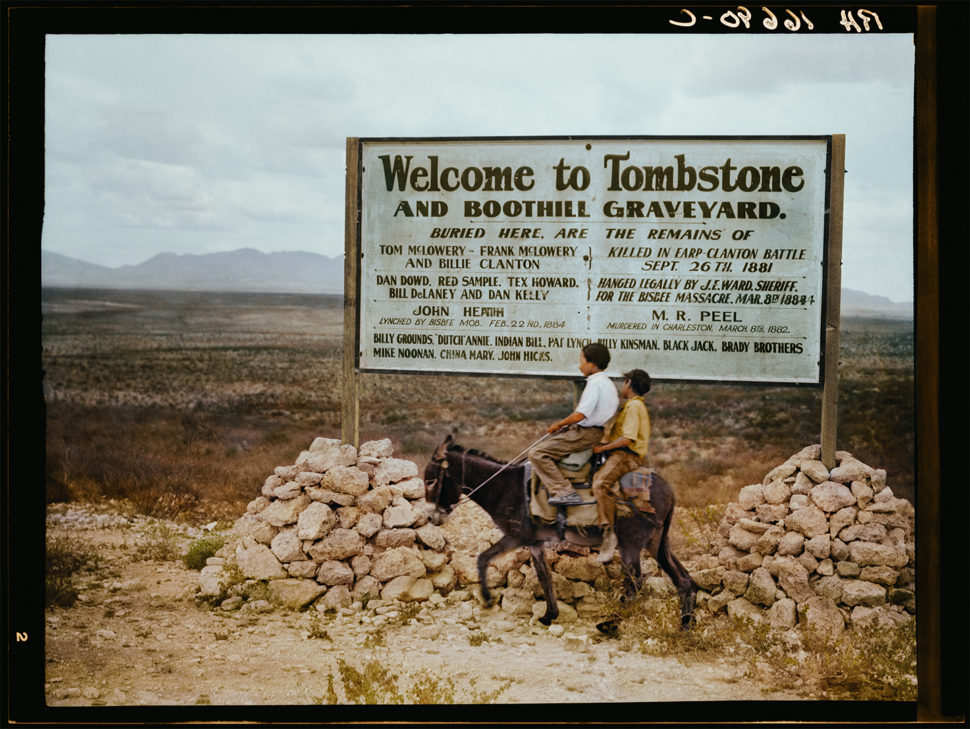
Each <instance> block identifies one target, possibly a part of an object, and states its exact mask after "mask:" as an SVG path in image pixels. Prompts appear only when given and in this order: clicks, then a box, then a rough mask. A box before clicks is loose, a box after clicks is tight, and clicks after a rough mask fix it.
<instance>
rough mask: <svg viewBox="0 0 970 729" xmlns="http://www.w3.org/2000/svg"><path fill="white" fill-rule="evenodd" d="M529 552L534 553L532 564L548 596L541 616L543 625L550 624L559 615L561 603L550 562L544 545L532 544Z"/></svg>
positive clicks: (540, 620) (540, 619)
mask: <svg viewBox="0 0 970 729" xmlns="http://www.w3.org/2000/svg"><path fill="white" fill-rule="evenodd" d="M529 552H531V553H532V566H533V567H535V570H536V577H538V578H539V583H540V584H541V585H542V591H543V593H544V594H545V596H546V614H545V615H543V616H542V617H541V618H539V622H540V623H542V624H543V625H549V624H550V623H551V622H552V621H553V620H555V619H556V618H558V617H559V604H558V603H557V602H556V591H555V589H554V588H553V586H552V575H551V574H550V573H549V563H548V562H546V555H545V553H544V552H543V551H542V545H541V544H540V545H538V546H530V547H529Z"/></svg>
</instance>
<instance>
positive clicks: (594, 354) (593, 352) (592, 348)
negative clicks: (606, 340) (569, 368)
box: [583, 342, 610, 370]
mask: <svg viewBox="0 0 970 729" xmlns="http://www.w3.org/2000/svg"><path fill="white" fill-rule="evenodd" d="M583 356H584V357H585V358H586V361H587V362H592V363H593V364H594V365H596V366H597V367H599V368H600V369H601V370H605V369H606V368H607V367H608V366H609V364H610V350H608V349H607V348H606V345H605V344H603V343H602V342H590V343H589V344H587V345H586V346H585V347H583Z"/></svg>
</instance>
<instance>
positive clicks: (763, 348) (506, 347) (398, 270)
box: [346, 136, 842, 385]
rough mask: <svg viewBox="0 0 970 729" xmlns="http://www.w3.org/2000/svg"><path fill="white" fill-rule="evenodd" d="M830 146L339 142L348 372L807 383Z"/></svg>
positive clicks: (816, 360)
mask: <svg viewBox="0 0 970 729" xmlns="http://www.w3.org/2000/svg"><path fill="white" fill-rule="evenodd" d="M833 139H834V138H833V137H828V136H827V137H797V138H796V137H759V138H711V137H708V138H698V137H686V138H612V137H611V138H593V137H591V138H517V139H507V138H489V139H469V138H462V139H427V138H420V139H357V140H348V208H349V210H352V211H353V212H354V213H355V215H354V220H356V223H357V224H356V227H355V228H354V229H351V226H350V223H348V236H347V251H346V254H347V260H348V269H347V270H348V275H349V280H348V281H347V282H346V285H347V286H348V288H350V287H352V288H353V297H354V301H355V305H354V308H355V311H356V323H355V327H354V337H355V346H354V349H353V356H354V366H355V369H356V370H357V371H362V372H421V373H469V374H482V375H525V376H543V377H570V378H575V377H576V376H577V375H576V372H577V369H576V367H577V365H576V361H577V352H578V350H579V348H580V347H581V346H582V345H583V344H584V343H586V342H589V341H596V340H600V341H603V342H604V343H606V344H607V346H608V347H609V348H610V351H611V353H612V355H613V362H612V364H611V366H610V369H611V370H613V371H615V372H623V371H624V370H626V369H632V368H634V367H640V368H643V369H646V370H647V371H649V372H650V374H651V376H653V377H654V378H655V379H658V380H690V381H719V382H724V381H735V382H749V383H790V384H809V385H818V384H821V383H822V382H823V379H824V367H823V361H824V356H823V354H824V340H825V312H826V299H825V295H826V291H827V288H826V272H827V264H828V262H829V260H830V258H831V252H830V251H829V248H828V244H829V242H830V240H829V238H830V236H829V209H830V197H831V183H832V180H831V177H832V175H831V170H830V167H831V165H830V160H831V155H832V143H833ZM838 139H839V140H841V138H838ZM351 157H353V159H351ZM841 172H842V170H841V167H840V168H839V169H838V174H839V179H840V180H841ZM839 189H841V188H839ZM351 196H355V199H350V197H351ZM835 260H836V262H837V261H838V258H837V257H836V259H835ZM348 333H349V332H348Z"/></svg>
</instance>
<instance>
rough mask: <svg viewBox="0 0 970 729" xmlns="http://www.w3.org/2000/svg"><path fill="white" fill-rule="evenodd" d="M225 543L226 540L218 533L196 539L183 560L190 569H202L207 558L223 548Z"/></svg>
mask: <svg viewBox="0 0 970 729" xmlns="http://www.w3.org/2000/svg"><path fill="white" fill-rule="evenodd" d="M223 544H225V540H224V539H223V538H222V537H220V536H219V535H218V534H211V535H209V536H207V537H202V538H201V539H196V540H195V541H194V542H192V544H191V546H190V547H189V551H188V552H187V553H186V554H185V555H184V556H183V557H182V562H183V563H184V564H185V566H186V567H188V568H189V569H190V570H201V569H202V568H203V567H205V564H206V560H208V559H209V557H212V556H214V555H215V553H216V552H218V551H219V550H220V549H222V545H223Z"/></svg>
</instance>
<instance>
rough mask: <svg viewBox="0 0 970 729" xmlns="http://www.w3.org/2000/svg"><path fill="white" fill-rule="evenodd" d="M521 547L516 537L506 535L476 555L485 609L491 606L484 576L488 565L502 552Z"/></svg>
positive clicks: (490, 596) (490, 597)
mask: <svg viewBox="0 0 970 729" xmlns="http://www.w3.org/2000/svg"><path fill="white" fill-rule="evenodd" d="M521 546H522V541H521V540H520V539H519V538H518V537H516V536H514V535H511V534H506V535H505V536H504V537H502V538H501V539H499V540H498V541H497V542H496V543H495V544H493V545H492V546H491V547H489V548H488V549H486V550H485V551H484V552H482V553H481V554H479V555H478V580H479V583H480V584H481V587H482V600H483V601H484V603H485V607H489V606H490V605H491V604H492V593H491V592H489V589H488V579H487V578H486V576H485V575H486V572H487V570H488V563H489V562H491V561H492V560H493V559H495V558H496V557H498V556H499V555H500V554H502V552H507V551H508V550H510V549H513V548H514V547H521Z"/></svg>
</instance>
